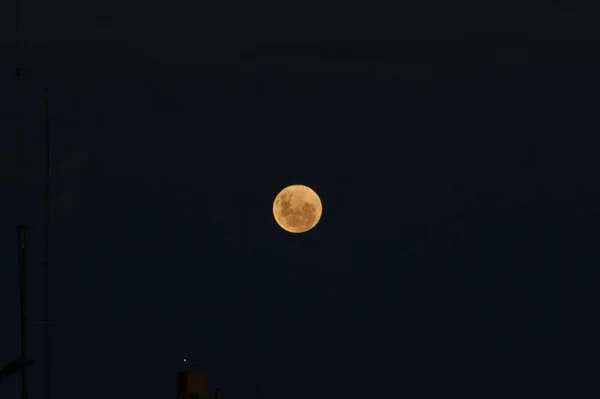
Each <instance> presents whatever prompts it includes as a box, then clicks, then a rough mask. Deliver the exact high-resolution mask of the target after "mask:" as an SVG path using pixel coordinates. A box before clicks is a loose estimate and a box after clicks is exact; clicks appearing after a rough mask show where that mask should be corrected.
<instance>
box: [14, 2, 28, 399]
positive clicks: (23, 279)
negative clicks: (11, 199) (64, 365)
mask: <svg viewBox="0 0 600 399" xmlns="http://www.w3.org/2000/svg"><path fill="white" fill-rule="evenodd" d="M15 19H16V21H15V41H16V58H17V62H18V65H17V70H16V73H15V77H16V79H17V88H16V92H17V99H16V100H17V101H16V103H17V104H16V105H17V112H18V116H17V163H18V170H19V208H20V209H19V224H18V225H17V247H18V257H17V260H18V262H19V291H20V294H21V295H20V302H21V303H20V305H21V363H22V364H24V366H23V367H22V368H21V399H27V382H28V380H27V366H26V364H27V363H26V362H28V361H29V359H28V356H27V237H26V234H25V233H26V230H27V227H26V226H25V169H24V164H25V162H24V157H23V114H24V111H23V99H22V88H21V75H22V69H21V42H20V24H21V4H20V1H19V0H16V15H15Z"/></svg>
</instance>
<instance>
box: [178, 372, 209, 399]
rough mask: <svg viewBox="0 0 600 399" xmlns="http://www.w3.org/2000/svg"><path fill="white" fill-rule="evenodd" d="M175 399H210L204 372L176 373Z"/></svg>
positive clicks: (206, 377) (206, 376)
mask: <svg viewBox="0 0 600 399" xmlns="http://www.w3.org/2000/svg"><path fill="white" fill-rule="evenodd" d="M176 399H210V397H209V389H208V375H207V374H206V372H204V371H182V372H179V373H177V397H176Z"/></svg>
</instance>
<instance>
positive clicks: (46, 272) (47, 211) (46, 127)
mask: <svg viewBox="0 0 600 399" xmlns="http://www.w3.org/2000/svg"><path fill="white" fill-rule="evenodd" d="M48 117H49V114H48V87H47V86H46V87H45V88H44V147H45V150H44V161H45V162H44V163H45V166H44V178H45V187H44V265H43V268H44V399H48V396H49V385H50V374H49V373H50V267H49V258H50V246H49V241H50V126H49V122H48Z"/></svg>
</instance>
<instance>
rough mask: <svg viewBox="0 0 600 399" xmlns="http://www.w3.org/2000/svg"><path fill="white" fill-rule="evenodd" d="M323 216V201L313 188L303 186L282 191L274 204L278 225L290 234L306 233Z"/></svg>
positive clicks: (290, 187) (294, 186) (274, 214)
mask: <svg viewBox="0 0 600 399" xmlns="http://www.w3.org/2000/svg"><path fill="white" fill-rule="evenodd" d="M322 214H323V205H322V204H321V199H320V198H319V196H318V195H317V193H315V192H314V191H313V190H312V189H311V188H309V187H306V186H302V185H299V184H297V185H293V186H288V187H286V188H284V189H283V190H281V191H280V192H279V194H277V197H275V201H274V202H273V216H274V217H275V221H276V222H277V224H278V225H279V226H280V227H281V228H282V229H284V230H286V231H289V232H290V233H305V232H307V231H308V230H310V229H312V228H313V227H315V226H316V225H317V223H319V220H320V219H321V215H322Z"/></svg>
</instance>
